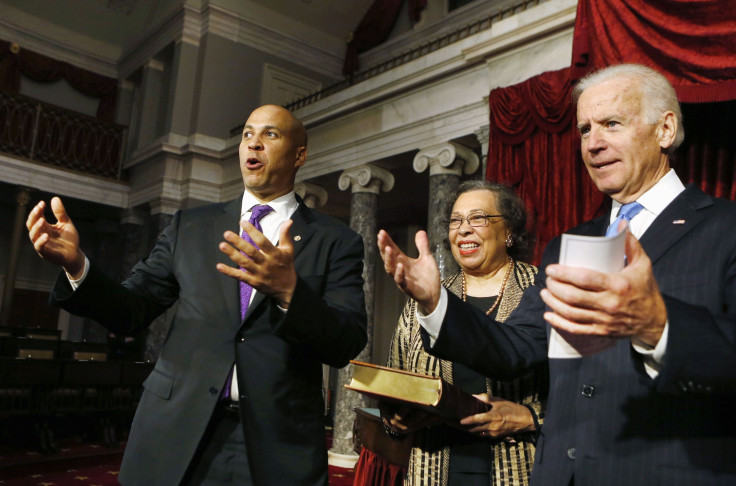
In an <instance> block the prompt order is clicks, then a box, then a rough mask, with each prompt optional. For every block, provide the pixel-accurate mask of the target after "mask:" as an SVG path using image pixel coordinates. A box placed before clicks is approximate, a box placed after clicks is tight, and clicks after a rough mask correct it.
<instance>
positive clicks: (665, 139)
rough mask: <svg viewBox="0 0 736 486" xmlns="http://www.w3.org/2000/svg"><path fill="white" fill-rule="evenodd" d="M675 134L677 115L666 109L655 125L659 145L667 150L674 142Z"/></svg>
mask: <svg viewBox="0 0 736 486" xmlns="http://www.w3.org/2000/svg"><path fill="white" fill-rule="evenodd" d="M676 136H677V117H676V116H675V114H674V113H673V112H671V111H666V112H665V113H664V114H663V115H662V118H661V120H660V121H659V126H658V127H657V139H658V140H659V146H660V148H662V149H663V150H667V149H668V148H670V146H671V145H672V144H673V143H675V137H676Z"/></svg>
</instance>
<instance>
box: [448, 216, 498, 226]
mask: <svg viewBox="0 0 736 486" xmlns="http://www.w3.org/2000/svg"><path fill="white" fill-rule="evenodd" d="M488 218H503V214H485V213H473V214H469V215H468V216H467V217H466V218H463V217H459V216H453V217H452V218H450V219H449V220H447V227H448V228H449V229H451V230H456V229H458V228H460V226H462V225H463V221H467V222H468V224H469V225H470V226H472V227H473V228H478V227H481V226H488V223H489V221H488Z"/></svg>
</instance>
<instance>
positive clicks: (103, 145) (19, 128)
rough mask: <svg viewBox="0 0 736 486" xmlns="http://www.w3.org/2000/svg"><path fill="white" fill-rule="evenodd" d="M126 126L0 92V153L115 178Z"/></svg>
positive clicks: (119, 170)
mask: <svg viewBox="0 0 736 486" xmlns="http://www.w3.org/2000/svg"><path fill="white" fill-rule="evenodd" d="M125 134H126V131H125V127H124V126H122V125H117V124H114V123H105V122H102V121H100V120H98V119H97V118H94V117H91V116H87V115H83V114H81V113H75V112H73V111H70V110H65V109H63V108H59V107H56V106H53V105H50V104H47V103H44V102H41V101H38V100H35V99H33V98H29V97H27V96H22V95H13V94H9V93H3V92H0V152H4V153H6V154H10V155H16V156H19V157H24V158H27V159H31V160H33V161H36V162H42V163H46V164H50V165H53V166H56V167H62V168H64V169H71V170H75V171H79V172H84V173H86V174H93V175H98V176H102V177H108V178H113V179H120V177H121V160H122V151H123V147H124V146H125Z"/></svg>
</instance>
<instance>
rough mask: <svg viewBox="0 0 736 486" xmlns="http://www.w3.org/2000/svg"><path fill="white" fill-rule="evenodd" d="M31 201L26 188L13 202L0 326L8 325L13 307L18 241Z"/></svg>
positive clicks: (22, 231)
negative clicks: (12, 219)
mask: <svg viewBox="0 0 736 486" xmlns="http://www.w3.org/2000/svg"><path fill="white" fill-rule="evenodd" d="M30 200H31V190H30V189H29V188H27V187H21V188H19V189H18V193H17V195H16V199H15V202H16V203H17V204H16V206H15V220H14V222H13V232H12V233H11V236H10V252H9V253H8V266H7V267H6V269H7V270H6V272H5V282H4V287H3V300H2V308H0V325H3V326H8V325H10V308H11V307H12V306H13V293H14V290H15V275H16V273H17V271H18V255H19V254H20V240H21V238H22V236H23V233H24V229H25V222H26V219H27V218H28V211H27V209H28V202H29V201H30Z"/></svg>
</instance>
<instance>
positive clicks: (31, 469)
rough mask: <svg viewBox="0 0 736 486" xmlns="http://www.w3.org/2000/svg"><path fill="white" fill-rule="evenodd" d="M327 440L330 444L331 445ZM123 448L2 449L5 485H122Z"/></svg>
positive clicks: (343, 476)
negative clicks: (44, 452) (121, 464)
mask: <svg viewBox="0 0 736 486" xmlns="http://www.w3.org/2000/svg"><path fill="white" fill-rule="evenodd" d="M329 442H330V441H329V438H328V443H329ZM122 456H123V451H122V447H121V448H120V449H118V450H113V449H109V448H106V447H104V446H101V445H97V444H85V443H81V442H75V441H70V442H68V443H66V444H64V447H62V449H61V450H60V451H59V452H58V453H53V454H41V453H39V452H30V451H16V450H9V449H0V485H2V486H72V485H73V486H119V484H120V483H118V480H117V476H118V470H119V468H120V460H121V458H122ZM329 474H330V486H351V485H352V484H353V470H352V469H343V468H339V467H333V466H330V468H329Z"/></svg>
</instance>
